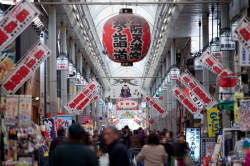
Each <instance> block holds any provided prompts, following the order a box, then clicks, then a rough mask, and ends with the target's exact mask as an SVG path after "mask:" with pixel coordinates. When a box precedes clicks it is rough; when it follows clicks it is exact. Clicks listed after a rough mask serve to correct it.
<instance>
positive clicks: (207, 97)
mask: <svg viewBox="0 0 250 166" xmlns="http://www.w3.org/2000/svg"><path fill="white" fill-rule="evenodd" d="M179 81H181V82H182V83H183V84H184V85H185V86H186V87H187V88H188V89H189V90H190V91H192V92H193V93H194V94H195V95H196V97H197V98H198V99H199V100H200V101H201V102H202V103H203V106H204V107H206V109H209V108H212V107H213V106H214V105H215V104H217V102H216V99H215V98H214V97H213V96H212V95H211V94H210V93H209V92H208V91H207V90H206V89H205V88H204V87H203V86H202V85H201V84H200V82H199V81H197V80H196V78H195V77H194V76H192V74H191V73H189V71H185V72H184V73H183V74H182V75H181V76H180V78H179Z"/></svg>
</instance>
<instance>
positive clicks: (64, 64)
mask: <svg viewBox="0 0 250 166" xmlns="http://www.w3.org/2000/svg"><path fill="white" fill-rule="evenodd" d="M56 64H57V65H56V66H57V67H56V69H57V70H66V71H67V70H68V69H69V59H68V58H67V57H66V56H65V54H64V53H60V55H59V57H57V58H56Z"/></svg>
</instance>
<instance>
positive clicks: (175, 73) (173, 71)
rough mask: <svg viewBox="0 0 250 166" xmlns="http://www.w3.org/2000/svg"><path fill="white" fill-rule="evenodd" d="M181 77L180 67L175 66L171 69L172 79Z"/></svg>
mask: <svg viewBox="0 0 250 166" xmlns="http://www.w3.org/2000/svg"><path fill="white" fill-rule="evenodd" d="M179 77H180V69H178V68H177V67H173V68H172V69H171V70H170V79H171V80H177V79H178V78H179Z"/></svg>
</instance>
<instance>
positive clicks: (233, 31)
mask: <svg viewBox="0 0 250 166" xmlns="http://www.w3.org/2000/svg"><path fill="white" fill-rule="evenodd" d="M237 26H238V21H236V22H234V23H232V26H231V34H232V41H238V35H237V33H236V32H235V30H236V28H237Z"/></svg>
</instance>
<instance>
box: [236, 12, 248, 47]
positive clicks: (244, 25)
mask: <svg viewBox="0 0 250 166" xmlns="http://www.w3.org/2000/svg"><path fill="white" fill-rule="evenodd" d="M249 25H250V22H249V21H248V19H247V18H246V17H245V16H243V17H242V18H241V19H240V21H239V23H238V26H237V27H236V29H235V33H236V34H237V38H238V41H239V42H240V44H241V45H242V46H243V47H244V48H245V49H246V50H247V51H248V52H250V41H249V39H250V30H249V28H248V27H249Z"/></svg>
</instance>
